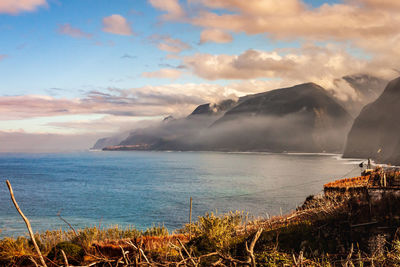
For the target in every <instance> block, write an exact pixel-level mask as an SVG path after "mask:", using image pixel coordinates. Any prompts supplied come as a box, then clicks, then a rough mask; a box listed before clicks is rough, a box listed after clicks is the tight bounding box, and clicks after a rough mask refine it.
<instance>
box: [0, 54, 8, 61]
mask: <svg viewBox="0 0 400 267" xmlns="http://www.w3.org/2000/svg"><path fill="white" fill-rule="evenodd" d="M7 57H8V55H5V54H0V61H2V60H4V59H6V58H7Z"/></svg>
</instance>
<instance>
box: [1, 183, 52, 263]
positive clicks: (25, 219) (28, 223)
mask: <svg viewBox="0 0 400 267" xmlns="http://www.w3.org/2000/svg"><path fill="white" fill-rule="evenodd" d="M6 184H7V186H8V190H9V191H10V195H11V200H12V202H13V203H14V206H15V208H16V209H17V211H18V213H19V214H20V215H21V217H22V219H23V220H24V222H25V224H26V227H27V228H28V232H29V236H30V237H31V240H32V243H33V246H34V247H35V250H36V252H37V254H38V255H39V258H40V262H41V263H42V265H43V266H45V267H47V265H46V262H45V261H44V259H43V256H42V253H41V252H40V249H39V246H38V245H37V243H36V240H35V236H34V235H33V231H32V227H31V223H30V222H29V220H28V218H26V217H25V215H24V213H22V210H21V209H20V208H19V205H18V203H17V201H16V200H15V197H14V192H13V189H12V187H11V184H10V181H8V180H6Z"/></svg>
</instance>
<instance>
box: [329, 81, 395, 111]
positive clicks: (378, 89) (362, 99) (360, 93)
mask: <svg viewBox="0 0 400 267" xmlns="http://www.w3.org/2000/svg"><path fill="white" fill-rule="evenodd" d="M337 82H339V83H341V82H345V83H346V85H348V86H350V89H352V90H354V95H353V97H351V98H349V99H346V100H342V101H340V103H341V104H342V105H343V106H344V107H345V108H346V109H347V110H348V112H349V113H350V114H352V115H353V116H355V117H356V116H358V115H359V114H360V111H361V109H362V108H363V107H364V106H365V105H367V104H369V103H371V102H373V101H375V100H376V99H377V98H378V97H379V96H380V95H381V94H382V92H383V90H384V89H385V87H386V85H387V83H388V82H389V81H388V80H385V79H382V78H379V77H376V76H372V75H370V74H354V75H347V76H344V77H342V78H341V79H339V80H338V81H337ZM337 86H339V87H340V86H343V85H341V84H339V85H337Z"/></svg>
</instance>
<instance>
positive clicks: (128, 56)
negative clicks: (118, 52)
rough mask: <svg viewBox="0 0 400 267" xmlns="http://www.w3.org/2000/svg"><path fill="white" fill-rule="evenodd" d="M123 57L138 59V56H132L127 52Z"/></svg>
mask: <svg viewBox="0 0 400 267" xmlns="http://www.w3.org/2000/svg"><path fill="white" fill-rule="evenodd" d="M121 58H125V59H137V56H132V55H130V54H128V53H125V54H123V55H122V56H121Z"/></svg>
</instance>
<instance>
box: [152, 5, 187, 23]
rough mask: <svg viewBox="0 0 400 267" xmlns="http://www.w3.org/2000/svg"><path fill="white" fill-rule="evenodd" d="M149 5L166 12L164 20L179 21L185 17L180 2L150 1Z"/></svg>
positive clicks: (163, 16)
mask: <svg viewBox="0 0 400 267" xmlns="http://www.w3.org/2000/svg"><path fill="white" fill-rule="evenodd" d="M149 3H150V4H151V5H152V6H153V7H155V8H157V9H159V10H161V11H164V12H166V14H164V15H162V19H163V20H179V19H182V18H183V17H184V16H185V12H184V10H183V8H182V7H181V6H180V4H179V0H149Z"/></svg>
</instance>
